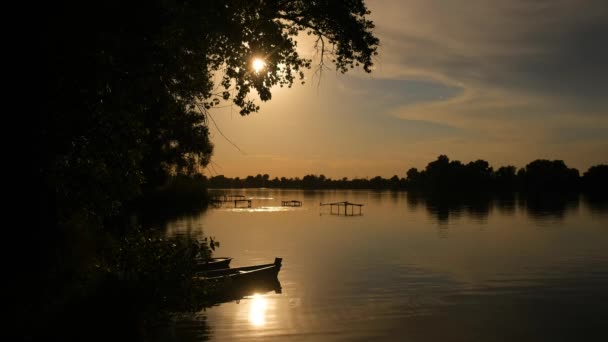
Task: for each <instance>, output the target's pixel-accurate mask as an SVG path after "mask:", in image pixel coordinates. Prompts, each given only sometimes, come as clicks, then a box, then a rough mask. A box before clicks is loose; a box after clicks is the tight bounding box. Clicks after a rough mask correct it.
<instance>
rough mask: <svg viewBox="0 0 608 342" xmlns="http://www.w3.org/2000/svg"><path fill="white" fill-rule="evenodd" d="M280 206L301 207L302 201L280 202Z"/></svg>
mask: <svg viewBox="0 0 608 342" xmlns="http://www.w3.org/2000/svg"><path fill="white" fill-rule="evenodd" d="M281 205H282V206H284V207H301V206H302V201H296V200H291V201H281Z"/></svg>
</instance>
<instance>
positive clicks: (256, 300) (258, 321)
mask: <svg viewBox="0 0 608 342" xmlns="http://www.w3.org/2000/svg"><path fill="white" fill-rule="evenodd" d="M267 307H268V300H267V299H266V298H264V297H262V296H261V295H259V294H258V293H256V294H254V295H253V297H252V300H251V303H250V309H249V322H251V324H253V325H254V326H256V327H259V326H262V325H264V323H266V308H267Z"/></svg>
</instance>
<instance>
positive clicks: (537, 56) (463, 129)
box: [206, 0, 608, 178]
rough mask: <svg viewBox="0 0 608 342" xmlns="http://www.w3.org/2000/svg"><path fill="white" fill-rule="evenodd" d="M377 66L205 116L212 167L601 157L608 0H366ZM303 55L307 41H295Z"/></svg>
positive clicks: (584, 163) (400, 171) (362, 170)
mask: <svg viewBox="0 0 608 342" xmlns="http://www.w3.org/2000/svg"><path fill="white" fill-rule="evenodd" d="M367 4H368V7H369V9H370V10H371V11H372V20H374V22H375V23H376V25H377V29H376V34H377V36H378V37H379V38H380V41H381V47H380V50H379V53H380V55H379V56H378V58H377V59H376V61H375V63H376V66H375V70H374V72H373V73H372V74H365V73H363V72H354V73H349V74H346V75H340V74H337V73H336V72H335V71H332V70H326V71H324V72H323V73H322V75H321V77H319V75H318V74H317V73H315V69H313V70H311V71H310V72H308V74H307V83H306V84H305V85H295V84H294V86H293V88H291V89H280V88H277V89H275V91H274V92H273V98H272V100H271V101H269V102H266V103H260V105H261V110H260V112H259V113H255V114H251V115H249V116H246V117H241V116H240V115H239V114H238V109H237V108H230V107H224V108H217V109H213V110H212V112H211V114H212V115H213V118H214V120H215V122H216V123H217V126H218V127H219V129H221V131H222V132H223V133H224V135H225V136H227V137H228V138H229V139H230V140H231V141H232V142H234V143H235V144H236V145H237V146H238V147H239V148H240V149H241V150H242V152H241V151H239V150H237V149H236V148H235V147H234V146H233V145H232V144H231V143H230V142H228V141H227V140H226V139H224V138H223V137H222V136H221V134H220V133H219V132H218V130H217V128H216V127H214V126H213V125H212V127H211V132H212V135H213V142H214V143H215V146H216V147H215V152H214V158H213V163H212V166H210V167H208V168H207V170H206V173H207V174H208V175H210V176H214V175H217V174H223V175H225V176H229V177H237V176H238V177H245V176H247V175H256V174H259V173H261V174H264V173H268V174H270V176H271V177H275V176H276V177H283V176H284V177H302V176H304V175H306V174H324V175H326V176H328V177H332V178H342V177H349V178H353V177H373V176H376V175H380V176H383V177H390V176H392V175H395V174H397V175H399V176H400V177H405V173H406V171H407V170H408V169H409V168H410V167H417V168H419V169H420V168H424V166H426V164H427V163H428V162H430V161H433V160H435V159H436V157H437V156H438V155H440V154H447V155H448V156H449V157H450V159H457V160H461V161H463V162H468V161H470V160H476V159H484V160H487V161H488V162H490V164H491V165H493V166H494V167H495V168H496V167H499V166H502V165H507V164H509V165H515V166H517V167H523V166H525V164H527V163H528V162H530V161H532V160H534V159H539V158H543V159H562V160H564V161H565V162H566V164H567V165H568V166H570V167H575V168H578V169H579V171H581V173H582V172H584V171H586V170H587V168H588V167H589V166H591V165H596V164H600V163H604V164H606V163H608V81H607V80H608V62H606V61H608V44H606V43H605V40H606V37H607V36H608V20H606V18H608V2H606V1H591V0H590V1H577V0H555V1H540V0H539V1H524V0H514V1H499V0H493V1H490V0H470V1H466V2H464V3H463V2H462V1H444V0H409V1H405V0H368V1H367ZM301 49H302V53H303V54H308V55H309V56H313V55H314V51H313V50H312V48H311V47H310V45H309V44H306V42H302V47H301Z"/></svg>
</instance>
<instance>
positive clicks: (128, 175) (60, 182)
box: [10, 0, 379, 340]
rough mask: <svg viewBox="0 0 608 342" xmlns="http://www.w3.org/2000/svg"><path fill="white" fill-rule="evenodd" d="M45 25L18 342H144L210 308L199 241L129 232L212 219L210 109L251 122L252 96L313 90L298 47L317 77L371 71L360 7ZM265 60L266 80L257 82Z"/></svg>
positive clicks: (72, 13) (164, 11)
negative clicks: (154, 328)
mask: <svg viewBox="0 0 608 342" xmlns="http://www.w3.org/2000/svg"><path fill="white" fill-rule="evenodd" d="M36 10H37V12H36V13H35V14H38V16H37V17H38V18H39V19H40V20H34V22H35V24H36V25H38V26H37V27H36V29H37V30H38V35H37V37H38V38H39V40H37V41H39V42H40V46H39V52H40V54H39V60H40V62H39V64H40V65H41V66H42V69H43V70H42V72H41V73H40V74H37V75H36V76H38V79H39V80H40V82H39V85H40V89H38V92H37V94H38V95H39V96H37V97H36V103H37V104H39V106H35V108H39V112H38V116H37V117H35V118H34V119H33V120H32V122H33V123H32V126H33V135H34V143H35V146H34V151H35V153H34V154H32V155H33V156H34V160H33V164H34V168H33V169H34V174H35V175H34V177H33V178H34V179H35V181H36V184H35V187H36V188H37V190H38V191H39V194H38V200H37V201H35V203H36V204H35V206H36V207H37V209H38V210H37V211H38V215H37V219H38V220H37V221H36V220H35V221H36V222H35V223H33V224H31V225H30V224H28V225H26V227H24V228H21V229H19V232H20V233H21V235H20V236H19V238H20V239H19V240H18V241H21V242H23V243H24V244H26V245H27V247H24V248H26V249H27V252H24V253H20V254H19V260H18V264H17V265H15V267H14V268H15V269H16V274H15V275H14V276H13V277H11V283H10V285H12V288H11V290H12V291H13V293H15V294H16V295H15V297H16V298H21V301H20V302H17V303H15V308H14V312H15V315H16V316H17V322H18V324H17V325H16V327H15V329H16V330H17V332H16V334H17V335H18V336H19V337H20V339H25V340H34V339H42V338H51V339H60V340H66V339H68V340H69V339H77V340H116V339H120V340H123V339H129V340H141V339H143V333H142V332H143V331H145V330H146V327H149V325H150V324H151V323H150V322H151V321H153V318H154V317H156V316H158V315H161V314H162V313H166V312H169V311H173V310H177V311H179V310H198V309H199V308H200V305H203V304H204V303H205V302H206V300H207V299H208V297H205V295H204V291H203V290H204V289H197V288H196V287H195V286H194V285H193V284H192V283H191V281H190V279H191V268H190V263H191V262H192V258H193V257H194V255H195V254H196V253H194V251H200V250H201V248H203V247H201V246H200V244H201V243H205V242H204V241H196V240H193V239H188V238H174V239H166V238H162V237H161V236H160V235H161V232H155V231H152V230H150V227H149V226H148V225H147V224H145V222H144V223H143V224H142V222H141V220H134V219H133V218H134V217H136V216H138V214H140V213H141V212H154V211H158V212H162V213H163V215H164V214H166V213H167V212H169V214H170V215H180V214H181V213H183V212H184V210H186V211H187V210H190V209H191V208H193V207H194V208H198V207H199V206H204V205H205V201H206V199H205V198H206V197H205V196H206V192H205V190H204V183H203V182H204V179H203V178H201V177H199V176H197V175H198V174H200V173H201V172H202V170H203V169H204V168H205V167H206V166H207V165H208V163H209V162H210V159H211V156H212V153H213V144H212V142H211V138H210V134H209V124H210V122H211V121H212V119H213V118H212V117H211V115H212V114H211V113H212V112H213V109H214V108H215V107H217V106H218V105H220V104H221V105H232V106H234V107H235V108H237V110H238V111H239V112H240V114H241V115H248V114H250V113H254V112H256V111H258V110H259V105H258V103H257V102H255V101H254V100H252V98H253V97H255V96H251V93H252V92H257V97H258V98H259V100H261V101H267V100H270V99H271V97H272V94H271V88H272V87H274V86H281V87H291V86H292V85H293V83H294V82H300V81H302V82H303V81H304V73H303V72H304V70H305V69H308V68H311V67H312V66H313V62H312V60H310V59H306V58H303V57H301V56H300V55H299V54H298V52H297V51H296V44H297V43H296V37H297V35H298V34H299V33H304V32H306V33H308V35H310V36H311V38H313V39H316V41H317V46H318V49H319V56H320V57H321V63H322V64H321V65H319V67H327V66H328V65H329V63H332V64H333V65H334V66H335V67H336V69H337V70H338V71H340V72H342V73H344V72H346V71H348V70H350V69H351V68H355V67H361V68H363V69H364V70H365V71H368V72H369V71H371V67H372V65H373V62H372V57H373V56H375V55H376V50H377V47H378V44H379V41H378V39H377V38H376V37H375V36H374V35H373V34H372V30H373V28H374V25H373V23H372V22H371V21H370V20H368V15H369V11H368V10H367V8H366V6H365V4H364V2H363V1H362V0H355V1H331V2H327V1H322V2H306V1H304V2H302V1H263V2H250V1H230V2H226V1H220V0H211V1H203V2H201V1H194V2H189V1H171V0H169V1H150V2H146V3H145V4H143V5H142V4H140V3H131V2H124V1H112V0H110V1H87V2H74V3H69V4H68V3H64V2H59V3H57V2H53V3H50V2H49V3H45V4H41V5H40V6H36ZM329 47H331V50H330V49H329ZM330 54H331V55H330ZM37 56H38V55H37ZM330 57H331V58H330ZM259 58H264V61H263V62H264V68H263V69H255V70H254V69H253V68H252V64H253V61H254V60H256V59H259ZM25 110H26V111H27V110H29V107H27V108H26V109H25ZM205 248H209V246H207V247H205ZM204 255H206V254H205V253H204ZM199 290H200V291H199ZM201 291H202V292H203V297H200V294H201ZM195 299H196V300H195ZM200 303H203V304H200ZM199 304H200V305H199ZM11 311H12V310H11Z"/></svg>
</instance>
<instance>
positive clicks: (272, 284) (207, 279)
mask: <svg viewBox="0 0 608 342" xmlns="http://www.w3.org/2000/svg"><path fill="white" fill-rule="evenodd" d="M282 261H283V259H282V258H275V260H274V263H271V264H262V265H254V266H246V267H236V268H224V269H218V270H209V271H204V272H198V273H197V276H196V277H195V279H196V280H199V281H202V282H204V283H205V284H206V286H207V289H208V298H209V299H210V301H211V302H212V303H223V302H228V301H232V300H238V299H240V298H243V297H245V296H249V295H252V294H254V293H265V292H268V291H271V290H274V291H275V292H276V293H280V292H281V285H280V283H279V280H278V277H277V276H278V273H279V271H280V270H281V265H282Z"/></svg>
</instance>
